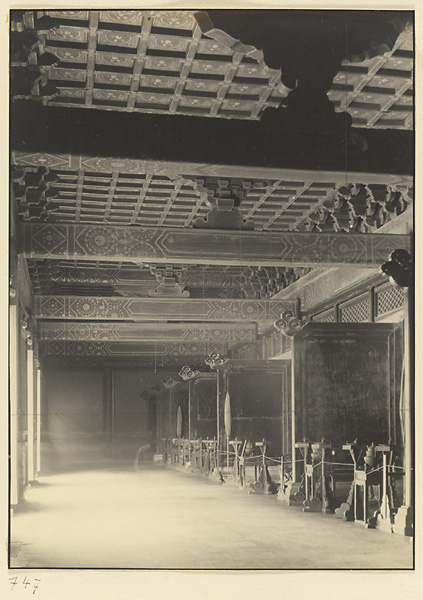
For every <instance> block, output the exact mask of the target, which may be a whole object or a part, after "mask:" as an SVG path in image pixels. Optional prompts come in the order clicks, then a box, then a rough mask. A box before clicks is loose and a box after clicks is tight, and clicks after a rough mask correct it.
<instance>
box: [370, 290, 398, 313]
mask: <svg viewBox="0 0 423 600" xmlns="http://www.w3.org/2000/svg"><path fill="white" fill-rule="evenodd" d="M375 296H376V316H377V317H379V316H381V315H384V314H386V313H389V312H392V311H394V310H398V309H400V308H402V307H403V306H404V289H403V288H397V287H390V288H388V289H385V290H380V291H378V290H376V292H375Z"/></svg>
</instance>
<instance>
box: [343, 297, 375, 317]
mask: <svg viewBox="0 0 423 600" xmlns="http://www.w3.org/2000/svg"><path fill="white" fill-rule="evenodd" d="M339 314H340V320H341V322H342V323H364V322H366V321H370V300H369V298H368V297H366V298H363V299H362V300H359V301H358V302H355V303H354V304H348V305H343V306H342V305H341V306H340V307H339Z"/></svg>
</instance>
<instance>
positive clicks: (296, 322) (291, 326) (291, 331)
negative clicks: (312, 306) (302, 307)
mask: <svg viewBox="0 0 423 600" xmlns="http://www.w3.org/2000/svg"><path fill="white" fill-rule="evenodd" d="M307 322H308V321H307V319H298V317H296V316H295V315H294V313H293V312H292V311H290V310H286V311H284V312H283V313H281V317H280V319H278V320H277V321H276V322H275V323H274V326H275V328H276V329H277V330H278V331H281V332H282V333H283V334H284V335H286V336H287V337H294V336H295V334H296V333H298V332H299V331H301V329H303V327H304V326H305V325H307Z"/></svg>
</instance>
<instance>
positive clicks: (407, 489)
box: [393, 288, 414, 536]
mask: <svg viewBox="0 0 423 600" xmlns="http://www.w3.org/2000/svg"><path fill="white" fill-rule="evenodd" d="M404 295H405V298H404V371H403V385H402V394H403V398H402V403H403V407H402V412H403V423H404V431H403V436H404V495H403V505H402V506H401V507H400V508H399V509H398V512H397V514H396V516H395V521H394V525H393V532H394V533H401V534H403V535H408V536H412V535H413V520H414V511H413V497H414V473H413V454H414V438H413V410H412V398H413V392H414V386H413V377H412V371H411V369H412V367H411V362H412V360H411V359H412V356H413V351H414V347H413V344H412V339H411V335H410V328H411V327H410V326H411V323H410V321H411V318H412V315H413V314H414V310H413V309H414V307H413V301H414V295H413V288H404Z"/></svg>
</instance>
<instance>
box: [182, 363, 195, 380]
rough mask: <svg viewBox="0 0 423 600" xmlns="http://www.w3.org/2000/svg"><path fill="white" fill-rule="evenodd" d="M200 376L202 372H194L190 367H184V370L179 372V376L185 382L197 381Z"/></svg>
mask: <svg viewBox="0 0 423 600" xmlns="http://www.w3.org/2000/svg"><path fill="white" fill-rule="evenodd" d="M199 374H200V371H193V370H192V369H191V367H189V366H188V365H185V366H184V367H182V369H181V370H180V371H179V373H178V375H179V377H180V378H181V379H183V380H184V381H189V380H190V379H195V378H196V377H197V375H199Z"/></svg>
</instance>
